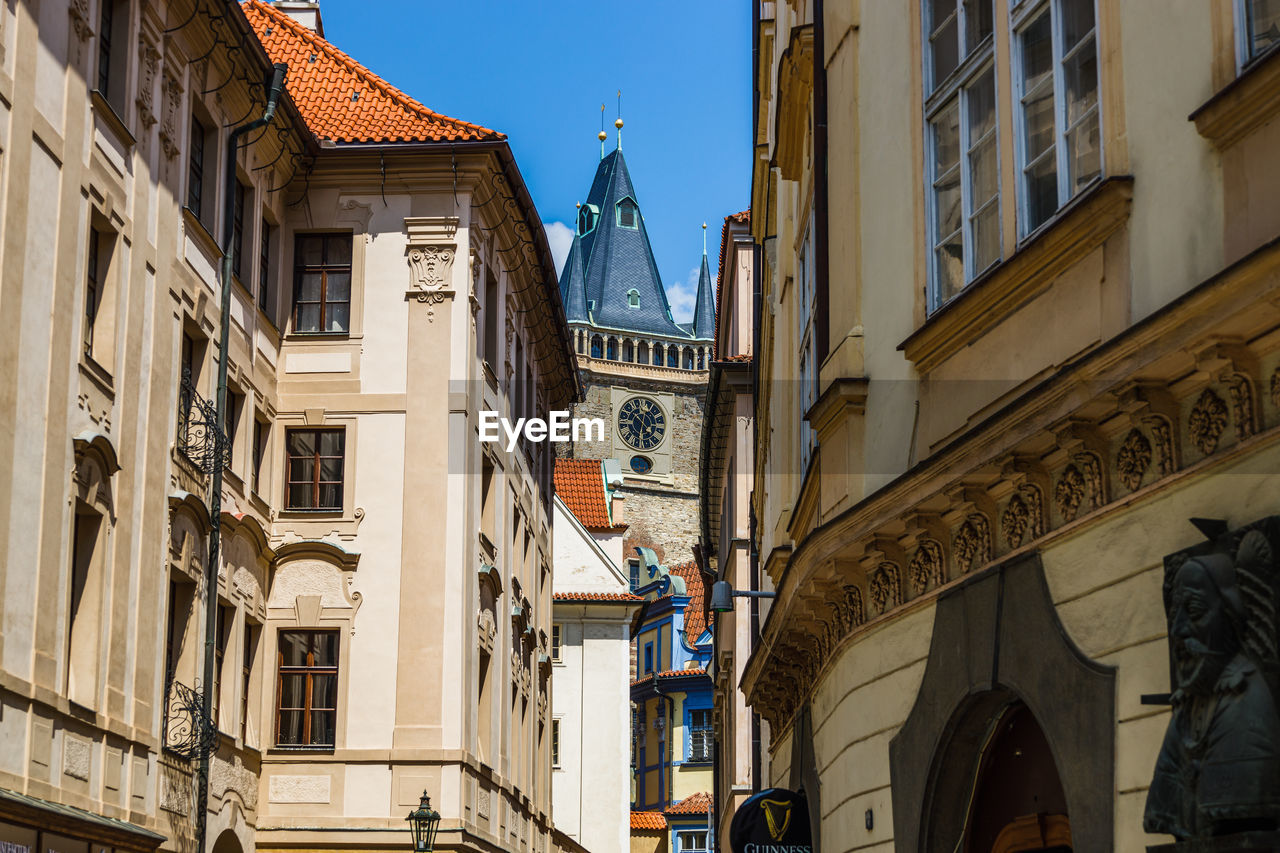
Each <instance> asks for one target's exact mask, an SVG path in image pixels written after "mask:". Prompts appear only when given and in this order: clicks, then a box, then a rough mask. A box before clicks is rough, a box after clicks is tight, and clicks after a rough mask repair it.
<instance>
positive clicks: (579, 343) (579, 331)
mask: <svg viewBox="0 0 1280 853" xmlns="http://www.w3.org/2000/svg"><path fill="white" fill-rule="evenodd" d="M585 337H586V336H585V335H584V334H583V333H582V330H581V329H579V330H578V354H579V355H581V354H582V342H583V340H584V339H585Z"/></svg>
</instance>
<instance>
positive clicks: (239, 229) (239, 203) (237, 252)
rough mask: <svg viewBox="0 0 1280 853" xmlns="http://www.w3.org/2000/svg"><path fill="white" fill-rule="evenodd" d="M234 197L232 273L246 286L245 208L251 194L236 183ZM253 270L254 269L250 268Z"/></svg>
mask: <svg viewBox="0 0 1280 853" xmlns="http://www.w3.org/2000/svg"><path fill="white" fill-rule="evenodd" d="M233 192H234V197H233V198H232V200H231V272H232V274H233V275H235V277H236V278H238V279H240V283H241V284H245V281H244V275H243V274H241V272H240V271H241V270H242V269H245V265H244V206H245V200H246V198H247V197H248V195H249V193H248V191H247V188H246V187H245V185H244V184H242V183H240V182H239V181H236V182H235V190H233ZM250 269H252V267H250Z"/></svg>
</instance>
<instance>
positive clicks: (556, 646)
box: [551, 622, 561, 661]
mask: <svg viewBox="0 0 1280 853" xmlns="http://www.w3.org/2000/svg"><path fill="white" fill-rule="evenodd" d="M560 631H561V628H560V624H559V623H558V622H557V623H553V624H552V625H551V659H552V660H556V661H558V660H560Z"/></svg>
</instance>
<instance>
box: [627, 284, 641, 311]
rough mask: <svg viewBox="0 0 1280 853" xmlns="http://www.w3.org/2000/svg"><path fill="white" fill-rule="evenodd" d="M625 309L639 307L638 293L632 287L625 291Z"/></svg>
mask: <svg viewBox="0 0 1280 853" xmlns="http://www.w3.org/2000/svg"><path fill="white" fill-rule="evenodd" d="M627 307H628V308H639V307H640V291H638V290H636V289H635V288H634V287H633V288H631V289H630V290H628V291H627Z"/></svg>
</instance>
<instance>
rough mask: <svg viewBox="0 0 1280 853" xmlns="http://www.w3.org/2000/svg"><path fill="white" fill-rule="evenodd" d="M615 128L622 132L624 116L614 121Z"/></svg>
mask: <svg viewBox="0 0 1280 853" xmlns="http://www.w3.org/2000/svg"><path fill="white" fill-rule="evenodd" d="M613 126H614V127H616V128H617V129H618V130H622V116H618V118H616V119H614V122H613Z"/></svg>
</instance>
